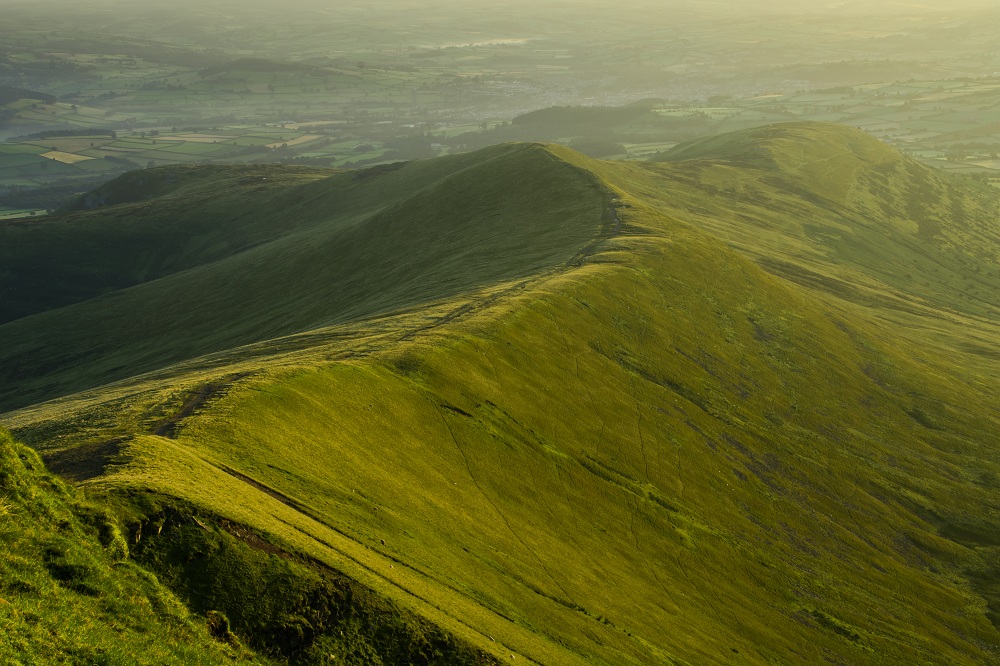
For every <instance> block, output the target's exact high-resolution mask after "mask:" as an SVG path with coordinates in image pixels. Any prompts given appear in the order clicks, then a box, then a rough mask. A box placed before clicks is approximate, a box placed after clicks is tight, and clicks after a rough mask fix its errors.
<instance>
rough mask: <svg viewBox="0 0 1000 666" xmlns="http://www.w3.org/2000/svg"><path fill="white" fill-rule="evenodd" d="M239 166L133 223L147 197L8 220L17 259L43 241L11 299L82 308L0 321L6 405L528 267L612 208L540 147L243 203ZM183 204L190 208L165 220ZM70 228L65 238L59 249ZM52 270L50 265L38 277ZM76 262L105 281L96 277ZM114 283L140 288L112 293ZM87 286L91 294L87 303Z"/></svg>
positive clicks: (595, 227) (347, 178) (15, 274)
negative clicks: (57, 237) (67, 302)
mask: <svg viewBox="0 0 1000 666" xmlns="http://www.w3.org/2000/svg"><path fill="white" fill-rule="evenodd" d="M268 169H270V170H272V171H273V170H276V169H277V167H269V168H265V169H263V171H264V172H265V173H267V172H269V171H268ZM218 170H219V168H218V167H216V168H213V169H211V170H208V173H209V174H211V173H213V172H218ZM174 171H176V170H175V169H174V168H169V169H168V171H167V173H166V174H165V177H169V176H170V175H171V174H172V173H173V172H174ZM258 171H259V169H253V173H254V175H253V176H251V177H252V178H253V179H256V178H258V176H257V175H256V174H257V172H258ZM143 173H144V172H143ZM237 174H238V177H236V178H235V179H236V180H237V187H236V188H235V191H233V192H232V193H226V194H223V195H222V196H219V194H218V192H219V189H220V188H227V186H228V185H229V184H230V183H229V182H228V181H231V180H233V179H234V177H232V176H226V180H223V181H222V182H219V181H220V178H212V177H211V176H209V178H208V179H207V180H208V182H204V183H203V182H202V181H201V180H200V179H196V178H191V177H190V176H187V177H186V179H187V180H190V181H191V185H190V186H189V187H180V188H178V189H177V190H175V191H173V192H171V193H170V194H169V195H167V196H166V202H165V203H166V204H167V205H166V206H164V207H163V209H160V210H157V212H156V214H155V216H153V217H152V218H151V219H149V220H148V221H145V220H144V221H143V222H140V223H138V224H137V223H136V222H135V219H136V218H137V217H138V215H137V213H138V212H139V211H141V210H142V209H143V208H145V207H148V208H153V207H154V206H153V204H152V203H149V202H146V203H141V204H132V205H129V206H126V207H113V208H111V209H109V210H108V211H107V212H105V211H104V210H102V209H98V210H97V211H94V212H93V213H87V214H82V215H70V216H68V217H60V218H56V219H54V220H51V221H49V222H45V223H42V224H40V225H37V226H36V225H32V224H29V225H28V226H21V227H17V228H16V229H15V228H14V225H13V224H12V223H11V224H8V235H9V236H10V241H9V243H5V245H6V247H7V248H9V249H8V250H7V252H10V253H11V254H14V253H15V252H17V249H16V248H20V247H22V246H25V245H28V246H29V247H32V246H33V247H34V248H37V249H36V250H35V253H34V256H31V257H29V256H25V257H24V258H19V261H17V262H11V263H12V264H13V266H12V270H11V271H10V274H9V276H8V278H7V280H6V282H7V284H10V285H15V286H14V287H12V289H13V290H14V291H15V293H21V292H24V293H26V294H27V295H28V296H29V297H34V295H35V294H41V298H45V296H46V292H48V293H49V294H52V296H51V299H52V300H56V299H58V298H59V297H60V296H62V295H65V294H66V293H67V292H71V293H70V294H69V297H75V298H78V299H80V300H79V302H77V303H75V304H73V305H71V306H69V307H64V308H59V309H52V310H48V311H46V312H42V313H40V314H36V315H34V316H29V317H23V318H20V319H17V320H15V321H11V322H9V323H7V324H5V325H3V326H0V349H2V350H3V351H0V368H2V369H0V379H2V380H4V385H5V386H7V387H9V389H7V390H0V408H2V407H8V408H9V407H19V406H23V405H25V404H28V403H30V402H33V401H36V400H38V399H45V398H51V397H55V396H58V395H61V394H65V393H68V392H71V391H74V390H79V389H82V388H88V387H90V386H94V385H96V384H99V383H103V382H106V381H107V380H109V379H120V378H123V377H126V376H129V375H133V374H136V373H139V372H143V371H146V370H151V369H154V368H157V367H161V366H163V365H165V364H167V363H169V362H176V361H179V360H182V359H185V358H190V357H192V356H196V355H200V354H205V353H209V352H216V351H221V350H224V349H229V348H231V347H235V346H238V345H244V344H247V343H251V342H257V341H260V340H266V339H270V338H274V337H277V336H281V335H287V334H291V333H298V332H301V331H305V330H309V329H313V328H316V327H318V326H322V325H327V324H332V323H335V322H345V321H352V320H356V319H358V318H361V317H365V316H371V315H374V314H378V313H385V312H389V311H392V310H398V309H400V308H405V307H413V306H417V305H419V304H421V303H426V302H428V301H432V300H435V299H440V298H443V297H447V296H452V295H454V294H457V293H460V292H462V291H465V290H468V289H472V288H476V287H479V286H482V285H486V284H490V283H493V282H496V281H499V280H505V279H513V278H517V277H520V276H524V275H528V274H530V273H533V272H536V271H538V270H541V269H543V268H546V267H548V266H550V265H553V264H556V265H557V264H559V263H562V262H565V261H568V260H569V259H571V258H572V257H573V256H574V255H575V254H577V253H578V252H580V251H581V250H582V248H583V247H584V246H585V245H586V244H587V243H588V242H589V241H591V240H592V239H594V238H595V237H597V236H598V234H599V233H600V231H601V227H602V224H604V222H605V218H606V217H607V211H606V207H605V206H604V204H603V201H604V200H605V199H606V198H607V195H606V194H605V192H604V191H603V190H602V189H601V187H600V186H599V185H598V184H597V182H596V181H595V179H594V178H593V176H591V175H589V174H587V173H586V172H583V171H581V170H578V169H576V168H574V167H571V166H570V165H568V164H566V163H565V162H560V161H557V160H556V159H555V158H554V157H553V156H552V155H551V154H549V153H548V152H546V151H545V150H543V149H542V148H540V147H535V146H530V145H523V146H512V147H501V148H497V149H491V150H487V151H483V152H480V153H477V154H476V156H475V157H474V158H472V159H470V158H468V157H465V156H463V157H459V158H454V159H450V160H444V161H442V162H437V161H435V162H430V163H426V164H425V163H414V164H412V165H409V166H403V167H402V168H400V169H397V170H395V171H392V170H391V168H390V169H384V168H383V170H382V171H379V170H377V169H376V170H369V171H361V172H352V173H344V174H341V175H337V176H333V177H331V178H330V179H328V180H322V181H318V182H317V181H315V180H314V179H315V177H316V175H315V173H314V172H311V171H306V172H301V171H295V170H292V171H289V170H288V169H280V170H279V171H278V177H279V179H280V180H281V181H283V182H282V184H281V185H277V186H272V185H266V186H260V187H261V188H264V189H263V193H257V192H251V194H250V195H249V196H248V195H246V194H245V193H244V191H243V188H240V187H239V185H240V182H241V181H242V180H245V179H246V178H247V176H246V175H245V173H242V172H237ZM155 175H159V174H154V176H155ZM161 177H164V176H161ZM259 177H260V178H264V177H265V176H259ZM135 178H136V176H133V177H132V179H133V180H135ZM289 179H292V180H293V182H292V183H289V182H288V180H289ZM295 179H298V180H306V181H309V180H313V182H311V183H309V182H307V183H306V184H305V185H299V186H295V183H294V180H295ZM271 180H272V181H273V180H274V176H272V178H271ZM269 182H270V181H269ZM121 186H122V185H121V184H119V185H118V187H121ZM272 187H277V188H279V190H281V189H282V188H283V191H280V192H279V193H278V194H276V195H275V194H274V193H272V192H271V188H272ZM191 190H194V192H192V191H191ZM473 193H474V194H473ZM255 195H256V196H255ZM209 197H210V198H212V200H211V201H210V202H209V203H208V204H207V205H205V206H201V205H199V204H201V203H202V202H203V201H204V200H205V199H206V198H209ZM265 197H266V198H265ZM261 198H265V201H263V202H262V201H261ZM188 201H191V204H188V203H187V202H188ZM191 205H193V206H195V207H194V208H191V207H189V206H191ZM136 206H138V207H139V208H138V210H137V208H136ZM179 206H182V207H184V208H185V209H186V210H187V211H188V212H187V214H186V215H176V216H175V215H171V213H173V212H174V211H175V210H176V209H177V207H179ZM303 209H306V210H308V213H306V214H304V215H299V211H301V210H303ZM223 211H226V213H224V214H223ZM216 212H218V213H217V217H206V216H207V215H211V214H212V213H216ZM215 219H222V220H223V221H222V222H221V223H219V224H215V223H214V220H215ZM244 223H245V224H244ZM140 225H141V227H140V228H137V229H133V227H136V226H140ZM235 225H240V226H239V228H238V229H236V230H234V231H229V228H232V227H234V226H235ZM203 230H204V231H203ZM227 231H228V233H227ZM199 232H201V233H199ZM59 233H65V234H66V236H68V237H69V238H68V240H71V241H72V242H71V243H56V242H53V240H52V235H53V234H59ZM192 234H194V235H192ZM164 237H167V238H164ZM22 238H24V239H23V240H22ZM217 239H218V240H217ZM130 245H137V246H140V248H139V249H136V248H134V247H130ZM91 246H95V247H98V248H99V250H97V251H95V252H94V253H93V254H91V255H90V256H89V257H88V258H86V259H84V260H83V261H79V262H77V261H72V260H71V259H70V258H69V257H66V256H65V254H66V253H70V252H72V253H79V251H80V248H81V247H91ZM120 257H126V259H125V261H124V262H123V261H122V260H121V259H120ZM129 263H133V265H132V266H129ZM107 264H117V265H118V266H120V268H118V269H117V272H119V275H118V276H114V275H113V274H112V271H106V270H103V267H104V266H105V265H107ZM50 265H51V266H54V270H53V271H52V273H51V274H50V273H48V272H47V271H44V270H43V271H40V270H39V267H41V268H43V269H44V267H46V266H50ZM65 265H69V266H71V268H68V269H63V268H61V266H65ZM184 268H188V270H183V269H184ZM18 269H21V270H18ZM170 269H174V271H173V272H172V271H171V270H170ZM81 272H82V273H86V274H87V275H88V276H89V275H91V274H94V275H97V276H98V277H97V278H94V279H92V280H91V284H90V285H88V284H87V278H86V277H85V278H84V279H83V280H79V279H77V274H78V273H81ZM122 273H125V275H122ZM147 273H148V274H149V275H148V278H149V279H145V278H146V274H147ZM40 275H42V276H45V277H44V278H43V277H38V276H40ZM155 278H160V279H155ZM116 279H117V280H122V281H126V280H127V281H130V282H132V283H137V284H135V286H132V287H131V288H128V289H114V286H115V285H113V283H112V284H109V282H112V281H113V280H116ZM32 280H46V283H45V284H43V285H41V286H37V287H36V286H33V285H31V284H30V282H31V281H32ZM104 280H107V282H102V281H104ZM25 281H27V282H29V285H28V286H26V287H23V288H22V287H20V285H21V284H22V283H23V282H25ZM95 283H96V284H95ZM78 285H84V286H85V287H87V288H89V289H90V292H91V293H90V294H88V295H93V296H94V297H93V298H90V299H88V300H83V298H82V297H83V296H84V294H81V293H79V291H76V290H75V288H76V287H77V286H78ZM98 294H100V295H98ZM38 309H41V307H39V308H38ZM206 315H207V316H206ZM56 349H58V352H57V353H56V354H53V351H54V350H56ZM15 382H16V385H15Z"/></svg>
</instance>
